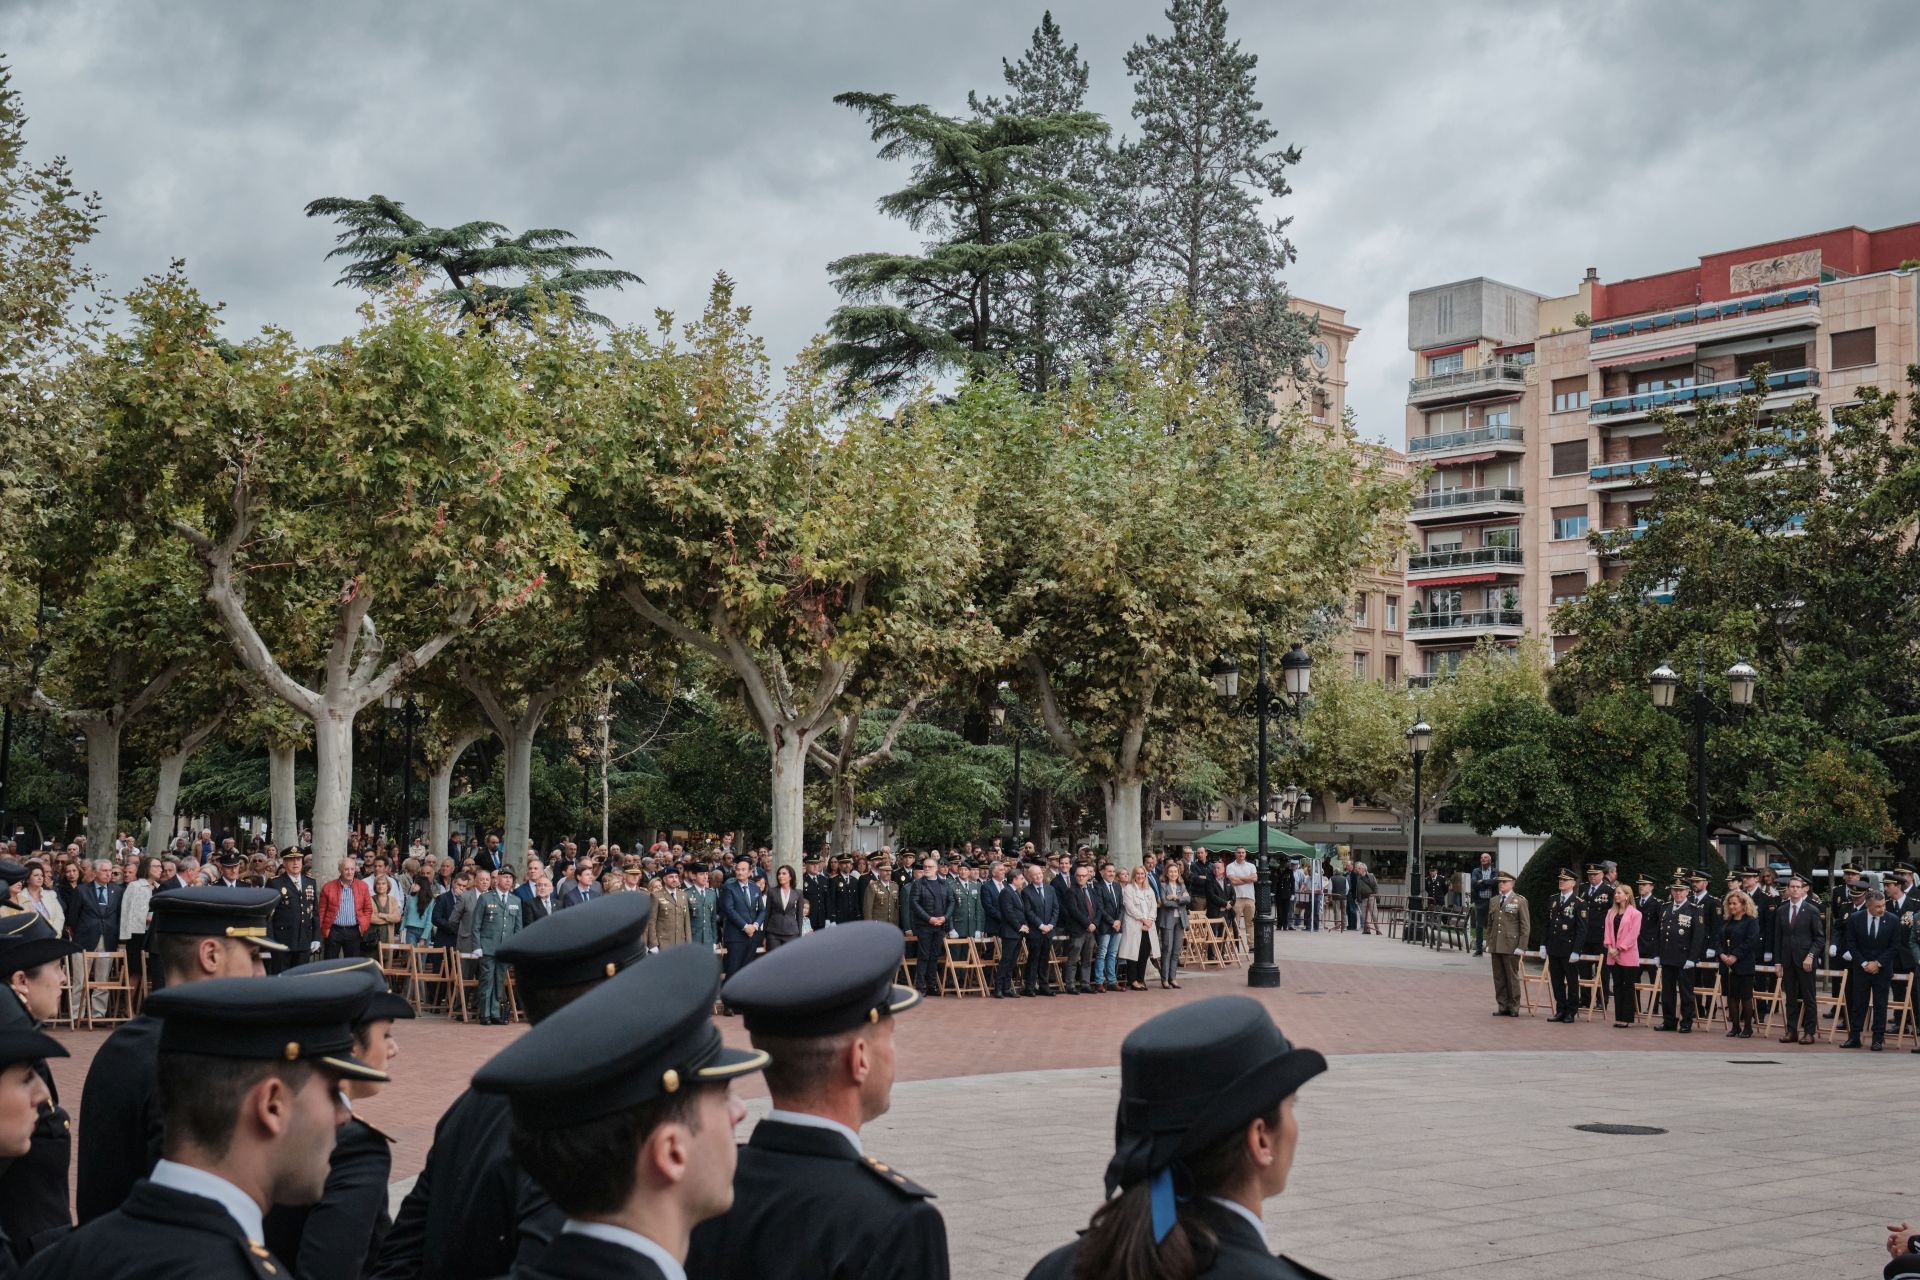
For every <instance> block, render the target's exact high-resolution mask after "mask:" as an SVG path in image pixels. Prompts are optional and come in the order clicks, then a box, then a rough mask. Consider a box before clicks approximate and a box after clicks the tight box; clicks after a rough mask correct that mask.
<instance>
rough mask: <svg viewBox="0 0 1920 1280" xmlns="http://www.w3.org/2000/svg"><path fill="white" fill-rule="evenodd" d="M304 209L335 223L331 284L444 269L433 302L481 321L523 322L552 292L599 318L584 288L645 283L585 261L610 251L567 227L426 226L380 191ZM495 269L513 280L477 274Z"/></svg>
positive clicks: (384, 281)
mask: <svg viewBox="0 0 1920 1280" xmlns="http://www.w3.org/2000/svg"><path fill="white" fill-rule="evenodd" d="M307 216H308V217H309V218H332V219H333V220H334V221H335V222H337V223H339V224H340V233H339V234H338V235H336V236H335V237H334V245H335V247H334V248H333V250H332V251H331V252H330V253H328V254H327V257H329V258H341V259H344V260H345V263H346V265H345V266H344V267H343V268H342V269H341V272H340V279H339V280H338V281H337V282H336V283H339V284H344V285H352V286H353V287H354V288H357V289H367V290H371V291H375V292H379V291H383V290H385V289H388V288H391V287H393V286H395V285H399V284H403V283H404V282H405V281H406V280H407V279H408V278H409V277H410V276H411V275H412V274H413V273H414V272H416V271H425V272H429V273H431V274H433V275H436V276H438V275H444V276H446V278H447V284H448V287H447V288H446V289H444V290H442V291H441V292H440V293H439V295H437V297H436V299H435V300H436V302H438V303H439V304H440V305H442V306H445V307H447V308H450V309H452V310H455V311H457V312H458V313H459V314H460V315H461V316H464V317H469V318H477V319H479V320H480V321H481V322H482V325H483V326H491V324H492V323H493V320H494V318H495V317H498V316H504V317H506V318H507V319H509V320H511V321H513V322H514V323H516V324H520V325H531V324H532V323H533V321H534V317H535V316H536V315H537V314H539V313H540V312H542V311H545V310H547V309H548V308H549V302H548V300H549V299H553V298H564V299H566V301H567V302H568V304H570V312H569V314H570V315H572V316H573V317H574V318H575V319H578V320H584V321H589V322H591V323H594V324H607V323H608V320H607V318H606V317H605V316H603V315H600V314H599V313H597V312H595V311H593V310H591V309H590V308H588V306H587V303H586V295H587V292H588V291H589V290H593V289H609V288H611V289H618V288H621V287H623V286H625V285H629V284H645V283H646V281H644V280H642V279H641V278H640V277H639V276H637V275H634V274H633V273H632V272H631V271H620V270H616V269H614V268H611V267H594V266H587V265H585V264H587V263H592V262H604V261H609V260H611V258H612V255H611V254H609V253H607V251H606V250H604V249H596V248H594V247H593V246H592V245H585V244H576V243H574V239H573V233H572V232H571V231H561V230H557V229H554V228H543V229H541V230H537V231H523V232H521V233H520V234H519V235H517V236H510V235H508V234H507V229H506V227H504V226H502V225H501V224H500V223H498V222H487V221H484V220H476V221H473V222H463V223H461V224H460V225H458V226H455V227H430V226H428V225H427V224H426V223H424V222H421V221H420V220H419V219H418V218H416V217H414V216H413V215H412V214H410V213H408V212H407V211H406V206H405V205H403V204H401V203H400V202H399V201H398V200H391V199H388V198H387V197H386V196H382V195H372V196H368V197H367V198H366V199H364V200H354V199H350V198H348V197H345V196H324V197H322V198H320V199H318V200H315V201H312V202H311V203H309V204H308V205H307ZM503 274H504V275H509V276H518V277H519V281H518V282H517V283H513V284H503V283H498V282H496V281H494V280H489V279H485V278H483V277H488V276H500V275H503Z"/></svg>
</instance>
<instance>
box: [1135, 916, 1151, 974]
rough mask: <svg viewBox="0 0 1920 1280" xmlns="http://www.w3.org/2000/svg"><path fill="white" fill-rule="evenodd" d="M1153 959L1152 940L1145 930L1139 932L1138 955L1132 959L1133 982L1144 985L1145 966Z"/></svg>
mask: <svg viewBox="0 0 1920 1280" xmlns="http://www.w3.org/2000/svg"><path fill="white" fill-rule="evenodd" d="M1152 959H1153V938H1152V936H1151V935H1150V934H1148V933H1147V931H1146V930H1145V929H1142V930H1141V931H1140V954H1139V955H1137V956H1135V957H1133V980H1134V981H1135V982H1140V983H1144V982H1146V980H1147V965H1148V964H1149V963H1150V962H1151V961H1152Z"/></svg>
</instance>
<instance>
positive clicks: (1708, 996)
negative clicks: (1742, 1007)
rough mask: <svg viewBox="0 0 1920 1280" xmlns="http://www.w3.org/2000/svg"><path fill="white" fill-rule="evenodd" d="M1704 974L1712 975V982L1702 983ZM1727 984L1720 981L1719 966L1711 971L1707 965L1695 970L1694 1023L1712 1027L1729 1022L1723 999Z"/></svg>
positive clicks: (1697, 967) (1696, 967)
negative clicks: (1701, 976)
mask: <svg viewBox="0 0 1920 1280" xmlns="http://www.w3.org/2000/svg"><path fill="white" fill-rule="evenodd" d="M1702 973H1711V974H1712V977H1713V980H1712V981H1711V982H1705V983H1703V982H1701V981H1700V975H1701V974H1702ZM1724 988H1725V984H1724V983H1723V982H1722V981H1721V979H1720V968H1719V966H1718V965H1716V966H1714V968H1712V969H1711V970H1709V969H1708V968H1707V967H1706V966H1705V965H1697V966H1695V967H1694V970H1693V1017H1694V1021H1696V1022H1702V1023H1705V1024H1706V1025H1707V1026H1712V1025H1713V1024H1714V1023H1715V1022H1725V1021H1726V1020H1727V1007H1726V1006H1727V1002H1726V1000H1725V999H1724V998H1723V991H1724Z"/></svg>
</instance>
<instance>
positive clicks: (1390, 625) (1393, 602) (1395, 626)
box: [1387, 596, 1400, 631]
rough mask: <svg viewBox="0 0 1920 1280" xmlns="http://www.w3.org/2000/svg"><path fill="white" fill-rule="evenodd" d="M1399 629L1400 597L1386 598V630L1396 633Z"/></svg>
mask: <svg viewBox="0 0 1920 1280" xmlns="http://www.w3.org/2000/svg"><path fill="white" fill-rule="evenodd" d="M1399 629H1400V597H1399V596H1388V597H1387V630H1389V631H1398V630H1399Z"/></svg>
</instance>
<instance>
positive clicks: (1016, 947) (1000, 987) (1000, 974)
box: [993, 933, 1020, 995]
mask: <svg viewBox="0 0 1920 1280" xmlns="http://www.w3.org/2000/svg"><path fill="white" fill-rule="evenodd" d="M1019 963H1020V935H1019V934H1017V933H1016V934H1014V935H1013V936H1012V937H1010V938H1008V937H1002V938H1001V939H1000V963H999V966H998V968H996V969H995V970H994V975H993V989H994V990H995V991H998V992H999V993H1000V994H1002V995H1007V994H1009V993H1010V992H1012V990H1013V973H1014V969H1015V967H1016V966H1017V965H1018V964H1019Z"/></svg>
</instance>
